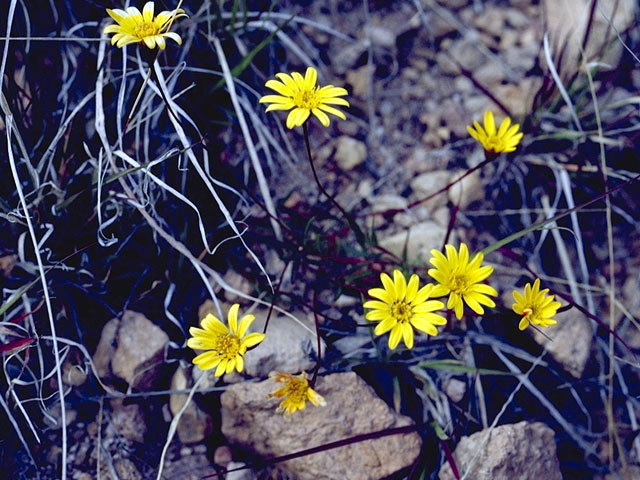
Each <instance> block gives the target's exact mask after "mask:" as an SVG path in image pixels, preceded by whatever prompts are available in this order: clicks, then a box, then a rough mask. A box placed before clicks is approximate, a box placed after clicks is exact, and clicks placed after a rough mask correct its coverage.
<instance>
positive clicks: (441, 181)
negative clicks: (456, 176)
mask: <svg viewBox="0 0 640 480" xmlns="http://www.w3.org/2000/svg"><path fill="white" fill-rule="evenodd" d="M450 182H451V172H450V171H448V170H436V171H434V172H426V173H423V174H421V175H418V176H417V177H415V178H414V179H413V180H411V189H412V190H413V192H414V194H415V197H416V199H417V200H420V199H423V198H426V197H428V196H430V195H433V194H435V193H436V192H437V191H439V190H441V189H442V188H444V187H446V186H447V185H448V184H449V183H450ZM446 204H447V195H446V192H442V193H439V194H438V195H435V196H434V197H433V198H431V199H429V200H427V201H426V202H424V203H422V205H424V206H425V207H427V208H428V209H430V210H432V211H433V210H436V209H437V208H438V207H442V206H444V205H446Z"/></svg>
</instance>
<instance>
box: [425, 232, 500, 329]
mask: <svg viewBox="0 0 640 480" xmlns="http://www.w3.org/2000/svg"><path fill="white" fill-rule="evenodd" d="M445 250H446V252H447V256H446V257H445V256H444V255H443V254H442V252H440V251H438V250H435V249H434V250H431V255H433V257H432V258H431V259H430V260H429V263H431V265H433V266H434V267H436V268H430V269H429V271H428V272H427V273H429V275H430V276H431V277H433V278H434V280H436V281H437V282H438V284H439V285H436V286H435V288H434V289H433V292H431V295H432V296H433V297H441V296H444V295H447V294H448V295H449V300H448V301H447V308H449V309H452V310H454V311H455V313H456V318H457V319H458V320H460V319H461V318H462V312H463V307H464V303H466V304H467V305H469V307H470V308H471V310H473V311H474V312H476V313H477V314H478V315H482V314H484V308H482V305H485V306H487V307H495V306H496V304H495V303H494V302H493V300H491V299H490V298H489V297H488V296H487V295H492V296H494V297H495V296H497V295H498V292H496V291H495V289H494V288H493V287H491V286H489V285H486V284H484V283H480V282H482V281H483V280H485V279H487V278H488V277H489V275H491V273H492V272H493V267H491V266H488V265H485V266H484V267H482V266H481V265H482V260H483V259H484V255H482V253H477V254H476V255H475V256H474V257H473V259H472V260H471V261H469V249H468V247H467V246H466V245H465V244H464V243H461V244H460V253H458V252H457V251H456V249H455V248H454V247H453V246H452V245H445Z"/></svg>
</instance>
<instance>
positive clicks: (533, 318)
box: [511, 278, 560, 330]
mask: <svg viewBox="0 0 640 480" xmlns="http://www.w3.org/2000/svg"><path fill="white" fill-rule="evenodd" d="M548 292H549V289H548V288H545V289H544V290H540V279H539V278H536V280H535V282H533V287H532V286H531V284H530V283H527V284H526V285H525V286H524V296H523V295H522V294H521V293H520V292H518V291H517V290H514V291H513V299H514V300H515V301H516V303H514V304H513V307H511V308H513V311H514V312H516V313H517V314H518V315H522V320H520V323H519V324H518V328H519V329H520V330H524V329H526V328H527V327H528V326H529V324H530V323H533V324H534V325H538V326H540V327H545V328H546V327H550V326H551V325H555V324H556V323H558V322H556V321H555V320H554V319H553V317H555V316H556V313H558V309H559V308H560V302H554V301H553V297H554V296H553V295H547V293H548Z"/></svg>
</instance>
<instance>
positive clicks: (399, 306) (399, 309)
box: [391, 300, 411, 322]
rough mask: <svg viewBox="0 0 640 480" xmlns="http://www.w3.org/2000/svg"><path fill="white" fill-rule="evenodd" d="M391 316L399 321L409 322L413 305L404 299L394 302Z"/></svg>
mask: <svg viewBox="0 0 640 480" xmlns="http://www.w3.org/2000/svg"><path fill="white" fill-rule="evenodd" d="M391 316H392V317H393V318H395V319H396V321H397V322H408V321H409V320H410V319H411V305H409V304H408V303H406V302H405V301H404V300H402V301H399V302H393V304H392V305H391Z"/></svg>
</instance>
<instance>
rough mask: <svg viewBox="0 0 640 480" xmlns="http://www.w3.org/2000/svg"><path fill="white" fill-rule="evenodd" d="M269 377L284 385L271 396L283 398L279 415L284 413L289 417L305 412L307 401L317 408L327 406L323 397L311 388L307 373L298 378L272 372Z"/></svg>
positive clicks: (278, 409)
mask: <svg viewBox="0 0 640 480" xmlns="http://www.w3.org/2000/svg"><path fill="white" fill-rule="evenodd" d="M269 376H270V377H271V378H272V379H273V380H275V381H276V382H279V383H283V384H284V385H283V386H282V387H281V388H279V389H278V390H276V391H275V392H273V393H272V394H271V395H269V396H270V397H275V398H282V402H280V405H279V406H278V408H277V410H276V412H278V413H280V412H284V414H285V415H286V416H288V415H291V414H292V413H293V412H295V411H297V410H304V408H305V407H306V406H307V400H309V401H310V402H311V403H313V404H314V405H315V406H316V407H324V406H325V405H326V404H327V402H325V400H324V398H323V397H322V395H320V394H319V393H318V392H316V391H315V390H314V389H313V388H311V387H310V386H309V381H308V380H307V374H306V373H305V372H302V373H301V374H300V375H296V376H294V375H289V374H288V373H280V372H272V373H270V374H269Z"/></svg>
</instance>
